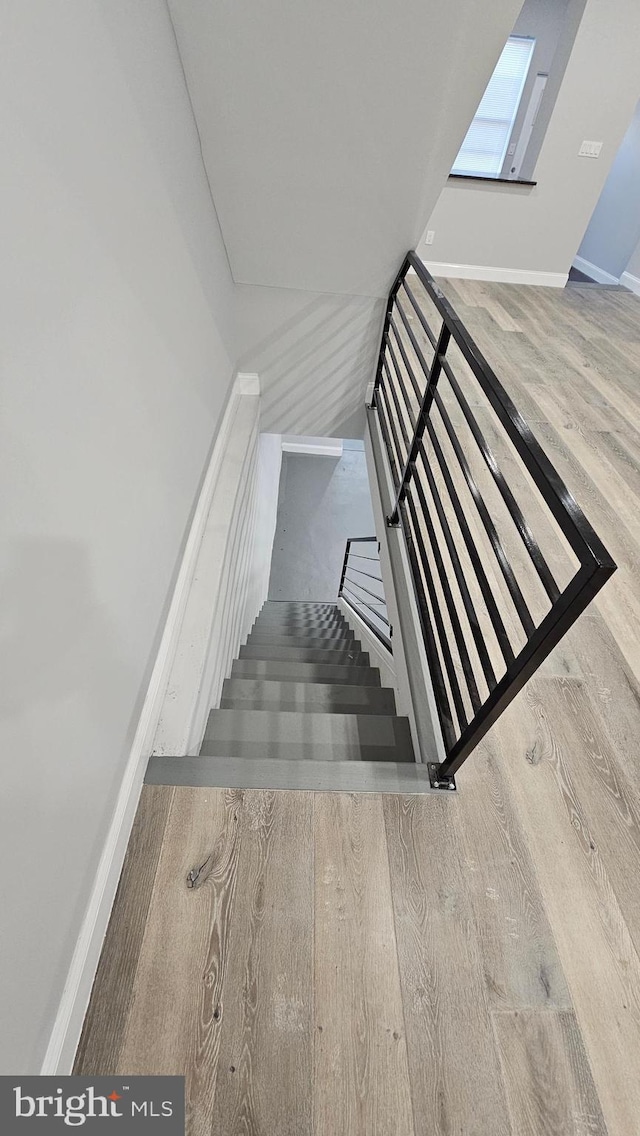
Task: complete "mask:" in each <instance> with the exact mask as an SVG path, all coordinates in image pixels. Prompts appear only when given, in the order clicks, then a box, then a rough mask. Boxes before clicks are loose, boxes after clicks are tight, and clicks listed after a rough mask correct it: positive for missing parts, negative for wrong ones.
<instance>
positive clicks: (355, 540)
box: [349, 536, 378, 556]
mask: <svg viewBox="0 0 640 1136" xmlns="http://www.w3.org/2000/svg"><path fill="white" fill-rule="evenodd" d="M377 540H378V538H377V536H350V537H349V543H350V544H373V542H374V541H376V542H377ZM353 555H354V556H357V555H358V554H357V553H356V552H354V554H353Z"/></svg>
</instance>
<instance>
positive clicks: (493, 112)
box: [451, 36, 536, 177]
mask: <svg viewBox="0 0 640 1136" xmlns="http://www.w3.org/2000/svg"><path fill="white" fill-rule="evenodd" d="M535 42H536V41H535V39H532V38H530V37H528V36H527V37H525V36H510V37H509V39H508V40H507V44H506V47H505V48H504V51H503V52H502V55H501V56H500V58H499V60H498V63H497V66H496V69H495V71H494V72H493V75H492V76H491V78H490V80H489V85H488V87H487V89H486V91H485V93H484V95H483V96H482V102H481V103H480V106H479V107H478V110H477V111H476V115H475V118H474V120H473V122H472V123H471V126H470V127H469V129H468V131H467V136H466V138H465V140H464V142H463V143H462V146H461V148H460V153H459V154H458V157H457V158H456V160H455V162H454V165H453V169H452V170H451V173H452V174H463V175H464V174H466V175H467V176H468V177H469V176H475V177H499V176H500V171H501V169H502V163H503V162H504V159H505V155H506V153H507V147H508V145H509V139H510V137H511V131H512V130H513V124H514V122H515V120H516V115H517V113H518V107H519V105H520V99H521V98H522V91H523V88H524V84H525V81H526V78H527V72H528V70H529V65H530V63H531V57H532V55H533V49H534V47H535Z"/></svg>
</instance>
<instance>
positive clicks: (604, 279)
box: [573, 256, 620, 284]
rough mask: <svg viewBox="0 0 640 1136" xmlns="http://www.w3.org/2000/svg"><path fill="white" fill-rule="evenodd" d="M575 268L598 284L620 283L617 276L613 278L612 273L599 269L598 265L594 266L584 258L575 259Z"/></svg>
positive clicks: (576, 257)
mask: <svg viewBox="0 0 640 1136" xmlns="http://www.w3.org/2000/svg"><path fill="white" fill-rule="evenodd" d="M573 267H574V268H577V269H578V270H579V271H580V272H584V274H585V276H590V277H591V279H592V280H595V281H596V283H597V284H619V283H620V281H619V279H618V277H617V276H612V275H611V273H610V272H605V270H604V268H598V265H597V264H592V263H591V261H590V260H585V259H584V257H583V256H575V257H574V258H573Z"/></svg>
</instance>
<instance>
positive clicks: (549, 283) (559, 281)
mask: <svg viewBox="0 0 640 1136" xmlns="http://www.w3.org/2000/svg"><path fill="white" fill-rule="evenodd" d="M422 260H423V263H424V265H425V268H427V269H428V270H429V272H430V273H431V275H432V276H444V277H449V278H450V279H451V280H456V279H457V280H486V281H488V282H490V283H493V284H537V285H538V286H539V287H542V288H564V286H565V284H566V283H567V280H568V279H569V273H568V272H540V271H538V270H537V269H533V268H494V267H492V266H490V265H485V264H446V263H441V262H439V261H434V260H425V259H424V257H423V258H422ZM616 283H617V281H616Z"/></svg>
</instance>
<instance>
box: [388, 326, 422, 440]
mask: <svg viewBox="0 0 640 1136" xmlns="http://www.w3.org/2000/svg"><path fill="white" fill-rule="evenodd" d="M387 351H388V352H389V355H390V356H391V361H392V363H393V369H394V371H395V373H396V375H397V376H398V386H399V387H400V390H401V391H402V398H403V404H404V408H405V412H406V415H407V418H408V419H409V421H410V423H411V428H412V429H414V428H415V424H416V416H415V414H414V412H413V410H412V408H411V402H410V401H409V394H408V392H407V388H406V386H405V385H404V381H403V378H402V372H401V369H400V364H399V363H398V360H397V357H396V353H395V351H394V349H393V344H392V342H391V339H390V337H389V336H387Z"/></svg>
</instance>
